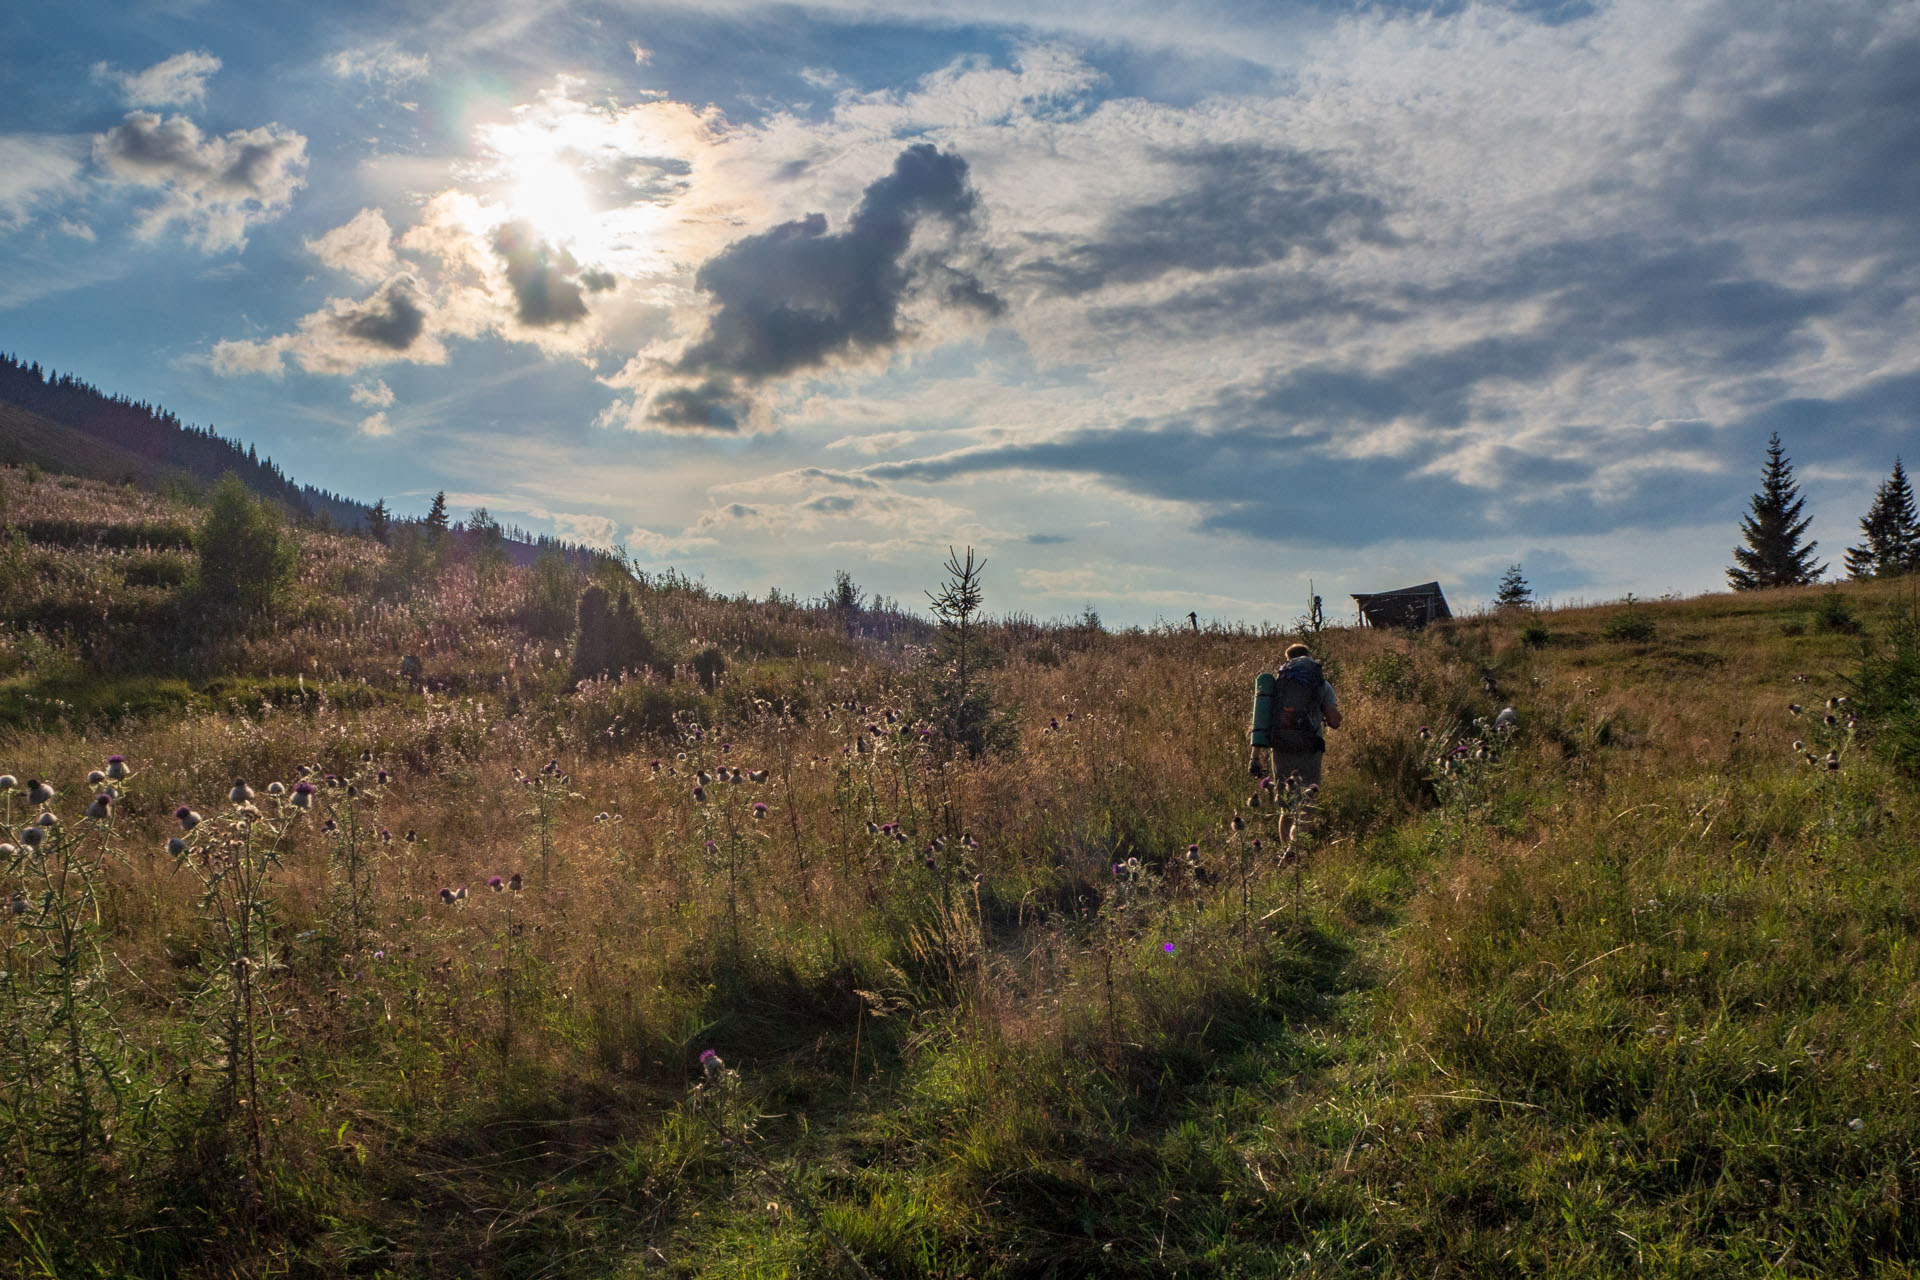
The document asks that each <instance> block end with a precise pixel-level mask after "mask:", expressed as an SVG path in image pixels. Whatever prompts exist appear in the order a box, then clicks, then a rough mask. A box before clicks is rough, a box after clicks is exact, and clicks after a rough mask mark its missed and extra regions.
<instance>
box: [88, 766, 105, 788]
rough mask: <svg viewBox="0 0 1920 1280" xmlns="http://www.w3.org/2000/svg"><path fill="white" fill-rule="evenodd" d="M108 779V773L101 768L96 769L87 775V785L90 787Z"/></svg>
mask: <svg viewBox="0 0 1920 1280" xmlns="http://www.w3.org/2000/svg"><path fill="white" fill-rule="evenodd" d="M106 780H107V775H106V774H105V773H104V772H102V771H101V770H99V769H95V770H94V771H93V772H91V773H89V774H88V775H87V785H88V786H90V787H97V786H99V785H100V784H101V783H103V782H105V781H106Z"/></svg>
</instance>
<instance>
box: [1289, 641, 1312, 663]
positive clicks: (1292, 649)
mask: <svg viewBox="0 0 1920 1280" xmlns="http://www.w3.org/2000/svg"><path fill="white" fill-rule="evenodd" d="M1310 652H1311V650H1309V649H1308V648H1307V646H1305V645H1303V644H1290V645H1288V646H1287V661H1288V662H1292V661H1293V660H1294V659H1295V658H1304V657H1306V656H1307V655H1308V654H1309V653H1310Z"/></svg>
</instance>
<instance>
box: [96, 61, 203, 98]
mask: <svg viewBox="0 0 1920 1280" xmlns="http://www.w3.org/2000/svg"><path fill="white" fill-rule="evenodd" d="M219 69H220V59H218V58H216V57H214V56H213V55H212V54H210V53H208V52H207V51H206V50H205V49H201V50H198V51H191V52H187V53H176V54H174V55H173V56H172V57H171V58H168V59H167V60H166V61H165V62H157V63H155V64H154V65H153V66H151V67H148V68H147V69H146V70H145V71H116V70H114V69H113V68H112V67H110V66H108V65H107V64H106V63H104V62H96V63H94V64H93V78H94V79H95V80H98V81H101V82H103V83H106V84H111V85H114V86H116V87H117V88H118V89H119V90H120V96H121V97H122V98H123V99H125V101H126V104H127V105H128V106H130V107H192V106H198V105H200V104H201V103H203V102H205V101H206V99H207V80H208V78H209V77H211V76H212V75H213V73H214V72H216V71H218V70H219Z"/></svg>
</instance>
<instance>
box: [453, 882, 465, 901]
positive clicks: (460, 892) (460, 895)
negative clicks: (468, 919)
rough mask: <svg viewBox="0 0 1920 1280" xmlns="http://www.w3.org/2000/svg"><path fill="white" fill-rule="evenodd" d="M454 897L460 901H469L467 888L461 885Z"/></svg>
mask: <svg viewBox="0 0 1920 1280" xmlns="http://www.w3.org/2000/svg"><path fill="white" fill-rule="evenodd" d="M453 896H454V897H455V898H456V899H458V900H459V901H461V902H465V901H466V900H467V886H465V885H461V886H460V887H459V888H458V889H455V890H454V891H453Z"/></svg>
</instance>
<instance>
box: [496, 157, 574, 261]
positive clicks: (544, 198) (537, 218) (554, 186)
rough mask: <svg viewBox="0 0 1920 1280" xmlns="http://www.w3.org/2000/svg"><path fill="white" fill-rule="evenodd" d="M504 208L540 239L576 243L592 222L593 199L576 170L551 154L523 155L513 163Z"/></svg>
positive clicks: (564, 243) (550, 241)
mask: <svg viewBox="0 0 1920 1280" xmlns="http://www.w3.org/2000/svg"><path fill="white" fill-rule="evenodd" d="M511 184H512V185H511V186H509V188H508V189H507V193H506V206H507V212H508V213H509V214H510V215H511V216H512V217H513V218H514V219H516V220H524V221H526V222H528V223H529V224H531V225H532V227H533V229H534V231H535V232H537V233H538V234H539V236H540V238H541V239H542V240H545V241H547V242H548V243H550V244H556V245H577V244H578V243H579V242H580V241H581V240H582V239H583V238H584V237H585V236H586V235H587V233H588V231H589V230H590V229H591V228H592V226H593V201H592V199H591V198H590V197H589V196H588V195H587V188H586V184H584V183H583V182H581V181H580V174H579V171H578V170H577V169H575V168H573V166H571V165H569V164H567V163H566V162H564V161H563V160H560V159H558V158H556V157H553V156H541V155H524V156H520V157H517V158H516V159H515V160H514V161H513V164H512V170H511Z"/></svg>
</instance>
